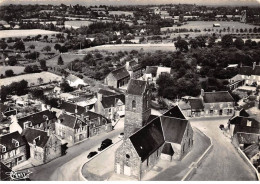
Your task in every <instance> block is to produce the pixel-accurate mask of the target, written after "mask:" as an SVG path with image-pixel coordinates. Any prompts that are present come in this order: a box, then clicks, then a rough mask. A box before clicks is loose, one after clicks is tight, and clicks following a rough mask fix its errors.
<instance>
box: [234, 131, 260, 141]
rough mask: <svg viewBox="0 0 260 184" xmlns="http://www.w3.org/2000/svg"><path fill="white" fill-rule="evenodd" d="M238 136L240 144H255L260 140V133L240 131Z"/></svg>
mask: <svg viewBox="0 0 260 184" xmlns="http://www.w3.org/2000/svg"><path fill="white" fill-rule="evenodd" d="M236 137H237V141H238V143H239V144H254V143H258V141H259V140H260V134H250V133H244V132H238V133H236Z"/></svg>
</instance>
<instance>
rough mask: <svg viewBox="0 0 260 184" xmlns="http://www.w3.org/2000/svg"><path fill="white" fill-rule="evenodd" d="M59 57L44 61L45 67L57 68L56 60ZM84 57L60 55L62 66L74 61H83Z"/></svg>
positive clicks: (69, 54)
mask: <svg viewBox="0 0 260 184" xmlns="http://www.w3.org/2000/svg"><path fill="white" fill-rule="evenodd" d="M59 56H60V55H58V56H55V57H54V58H51V59H49V60H47V61H46V65H47V66H57V62H58V58H59ZM84 56H85V55H76V54H71V53H68V54H61V57H62V59H63V61H64V65H66V64H68V63H69V62H71V61H73V60H75V59H83V58H84Z"/></svg>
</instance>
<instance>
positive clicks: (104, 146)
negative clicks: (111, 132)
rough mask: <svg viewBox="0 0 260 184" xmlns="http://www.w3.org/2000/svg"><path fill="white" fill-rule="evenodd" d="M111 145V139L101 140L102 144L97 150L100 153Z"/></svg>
mask: <svg viewBox="0 0 260 184" xmlns="http://www.w3.org/2000/svg"><path fill="white" fill-rule="evenodd" d="M111 144H113V142H112V140H111V139H105V140H103V141H102V143H101V146H100V147H99V148H98V151H102V150H104V149H106V148H107V147H108V146H110V145H111Z"/></svg>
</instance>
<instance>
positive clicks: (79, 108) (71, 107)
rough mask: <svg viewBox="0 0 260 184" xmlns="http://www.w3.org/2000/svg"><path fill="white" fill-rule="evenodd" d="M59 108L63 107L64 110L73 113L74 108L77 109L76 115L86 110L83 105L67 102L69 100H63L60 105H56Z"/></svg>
mask: <svg viewBox="0 0 260 184" xmlns="http://www.w3.org/2000/svg"><path fill="white" fill-rule="evenodd" d="M58 108H59V109H64V110H65V111H66V112H69V113H72V114H75V110H76V109H77V115H80V114H82V113H84V112H85V111H86V108H85V107H82V106H79V105H76V104H73V103H69V102H65V101H62V103H61V104H60V106H59V107H58Z"/></svg>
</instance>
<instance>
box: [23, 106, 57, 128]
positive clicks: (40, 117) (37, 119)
mask: <svg viewBox="0 0 260 184" xmlns="http://www.w3.org/2000/svg"><path fill="white" fill-rule="evenodd" d="M44 116H47V117H48V119H49V120H52V119H56V113H55V112H51V111H49V110H45V111H41V112H37V113H35V114H31V115H29V116H25V117H23V118H20V119H18V124H19V125H20V126H21V127H22V128H23V126H24V123H25V122H27V121H30V122H32V126H34V125H37V124H40V123H42V122H45V121H46V119H45V117H44Z"/></svg>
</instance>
